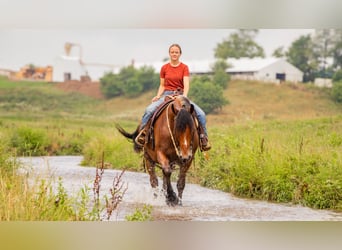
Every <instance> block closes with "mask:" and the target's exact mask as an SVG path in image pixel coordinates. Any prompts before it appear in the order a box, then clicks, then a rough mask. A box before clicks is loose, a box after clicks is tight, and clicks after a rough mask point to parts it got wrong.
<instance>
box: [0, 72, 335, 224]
mask: <svg viewBox="0 0 342 250" xmlns="http://www.w3.org/2000/svg"><path fill="white" fill-rule="evenodd" d="M18 91H20V95H17V94H16V93H17V92H18ZM154 91H155V90H153V92H152V91H147V92H146V93H145V94H144V95H142V96H139V97H136V98H126V97H122V96H120V97H117V98H114V99H109V100H108V99H106V100H98V99H92V98H90V97H86V96H83V95H81V94H78V93H66V92H63V91H61V90H59V89H57V88H55V87H54V84H51V83H29V82H10V81H8V80H6V79H5V78H0V112H1V120H0V140H1V142H2V143H1V145H0V149H1V150H0V171H1V181H0V189H1V192H0V193H1V197H0V204H1V205H0V219H1V220H97V219H98V217H97V215H98V213H97V212H94V211H93V212H92V211H90V212H89V211H88V212H87V213H86V212H85V211H84V210H82V209H83V208H84V207H85V205H84V204H86V203H87V202H90V201H91V202H94V201H93V198H89V197H92V194H91V193H90V194H89V193H87V192H86V188H85V190H83V191H82V190H80V194H79V197H76V198H75V197H68V196H67V195H66V193H65V190H64V189H63V185H62V180H60V185H59V187H58V188H57V189H56V190H55V192H52V187H51V184H50V183H49V182H47V181H42V180H37V181H36V183H34V185H32V183H31V184H30V185H29V182H28V179H27V176H26V175H21V174H18V172H17V169H18V168H19V165H18V162H17V161H16V158H17V157H18V156H36V155H83V156H84V164H85V165H91V166H98V164H99V163H101V162H102V161H103V164H106V166H107V167H110V168H115V169H125V170H131V171H144V169H143V166H142V157H141V155H138V154H136V153H134V151H133V146H132V144H131V143H129V142H127V140H126V139H125V138H123V137H122V136H120V134H119V133H118V132H117V131H116V130H115V123H119V124H120V125H121V126H123V127H125V128H126V129H127V130H128V131H133V130H134V129H135V128H136V126H137V125H138V122H139V120H140V117H141V115H142V112H143V110H144V107H145V105H146V103H147V102H148V100H150V97H152V96H153V94H154ZM222 95H223V96H224V97H225V98H226V99H227V100H229V103H230V104H229V105H224V106H221V107H220V108H219V109H217V110H216V111H215V112H213V113H212V114H210V115H208V129H209V136H210V140H211V142H212V144H213V147H212V150H211V151H209V159H206V158H205V157H204V155H203V154H202V153H200V152H199V153H198V154H197V156H196V159H195V162H194V165H193V166H192V167H191V169H190V171H189V178H188V181H189V182H193V183H199V184H201V185H203V186H206V187H210V188H216V189H220V190H223V191H226V192H231V193H233V194H234V195H236V196H240V197H249V198H253V199H261V200H267V201H271V202H285V203H294V204H301V205H303V206H308V207H312V208H319V209H333V210H338V211H342V203H341V200H342V181H341V180H342V106H341V104H340V103H338V102H336V101H333V100H332V98H331V90H329V89H319V88H316V87H313V86H311V85H308V84H306V85H303V84H300V85H292V84H287V83H285V84H283V85H280V86H277V85H268V84H261V83H258V82H243V81H231V82H229V84H228V86H227V88H226V89H225V90H224V91H223V92H222ZM9 97H11V98H9ZM43 190H44V191H43ZM88 191H89V188H88ZM86 193H87V195H85V194H86ZM56 201H57V202H56ZM75 204H76V205H75ZM92 204H93V203H92ZM75 206H76V208H77V209H75ZM88 207H89V204H88ZM102 209H104V208H103V207H102ZM152 209H153V208H152ZM82 211H83V212H82ZM150 214H151V208H149V207H145V208H143V209H141V210H138V209H137V211H136V212H135V213H134V214H132V215H130V216H127V220H150V219H151V217H150Z"/></svg>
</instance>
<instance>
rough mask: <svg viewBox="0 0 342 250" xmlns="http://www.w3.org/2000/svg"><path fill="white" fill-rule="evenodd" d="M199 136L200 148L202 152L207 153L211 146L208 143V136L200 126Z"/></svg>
mask: <svg viewBox="0 0 342 250" xmlns="http://www.w3.org/2000/svg"><path fill="white" fill-rule="evenodd" d="M199 133H200V134H199V136H200V147H201V150H202V151H208V150H210V149H211V145H210V143H209V139H208V135H207V134H206V133H205V132H204V129H203V128H202V126H199Z"/></svg>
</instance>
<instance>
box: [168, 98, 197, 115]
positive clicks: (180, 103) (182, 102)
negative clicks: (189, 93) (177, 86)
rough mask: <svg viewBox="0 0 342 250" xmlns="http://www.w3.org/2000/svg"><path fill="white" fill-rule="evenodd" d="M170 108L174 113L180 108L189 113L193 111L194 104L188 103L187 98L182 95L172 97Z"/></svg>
mask: <svg viewBox="0 0 342 250" xmlns="http://www.w3.org/2000/svg"><path fill="white" fill-rule="evenodd" d="M171 108H172V111H173V112H174V113H175V114H176V115H177V113H178V112H179V111H180V110H181V109H184V110H186V111H187V112H189V113H190V114H192V112H194V106H193V105H192V104H191V103H190V101H189V99H188V98H186V97H185V96H182V95H179V96H176V97H175V98H174V101H173V103H172V104H171Z"/></svg>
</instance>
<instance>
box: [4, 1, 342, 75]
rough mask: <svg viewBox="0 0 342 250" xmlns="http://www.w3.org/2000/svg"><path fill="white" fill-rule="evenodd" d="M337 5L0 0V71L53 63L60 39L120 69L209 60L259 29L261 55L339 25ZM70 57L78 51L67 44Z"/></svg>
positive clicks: (61, 45) (340, 6)
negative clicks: (232, 39) (171, 52)
mask: <svg viewBox="0 0 342 250" xmlns="http://www.w3.org/2000/svg"><path fill="white" fill-rule="evenodd" d="M341 9H342V1H340V0H315V1H312V0H277V1H274V0H253V1H250V0H202V1H198V0H187V1H183V0H173V1H163V0H125V1H119V0H97V1H93V0H58V1H56V0H29V1H22V0H0V68H6V69H12V70H18V69H19V68H21V67H23V66H24V65H27V64H34V65H36V66H46V65H53V64H54V63H55V61H56V60H57V58H58V57H60V56H61V55H63V54H65V52H64V44H65V43H66V42H71V43H76V44H80V45H81V47H82V60H83V61H84V62H85V63H104V64H112V65H117V66H119V67H120V66H125V65H127V64H129V63H131V61H132V60H134V61H136V62H139V63H144V62H147V63H148V62H155V61H161V60H163V59H164V58H167V57H168V53H167V52H168V51H167V50H168V47H169V45H170V44H172V43H179V44H180V45H181V46H182V48H183V55H182V58H181V59H182V60H183V61H187V60H206V59H213V56H214V49H215V47H216V45H217V44H218V43H220V42H222V41H223V40H224V39H225V38H227V37H228V36H229V34H230V33H231V32H232V31H234V30H236V29H240V28H241V29H244V28H247V29H251V28H252V29H259V34H258V35H257V37H256V38H255V41H256V42H257V43H258V44H259V45H260V46H262V47H263V48H264V50H265V52H266V56H271V54H272V52H273V51H274V50H275V49H276V48H278V47H280V46H284V47H285V48H287V47H288V46H290V44H291V43H292V42H293V41H294V40H296V39H297V38H299V37H300V36H301V35H306V34H309V33H312V32H313V31H314V29H316V28H340V24H341V23H342V15H341V14H340V13H341ZM71 53H72V55H73V56H78V55H79V51H77V48H76V47H74V48H72V50H71Z"/></svg>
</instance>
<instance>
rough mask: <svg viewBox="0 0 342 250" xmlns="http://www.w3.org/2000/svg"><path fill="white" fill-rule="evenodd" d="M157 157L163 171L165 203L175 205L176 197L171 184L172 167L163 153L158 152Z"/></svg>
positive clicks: (176, 202)
mask: <svg viewBox="0 0 342 250" xmlns="http://www.w3.org/2000/svg"><path fill="white" fill-rule="evenodd" d="M158 157H159V163H160V165H161V168H162V172H163V188H164V190H166V203H167V204H168V205H171V206H175V205H177V204H178V198H177V195H176V193H175V192H174V191H173V188H172V185H171V174H172V168H171V166H170V162H169V160H168V159H167V158H166V157H165V156H164V154H161V153H159V154H158Z"/></svg>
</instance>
